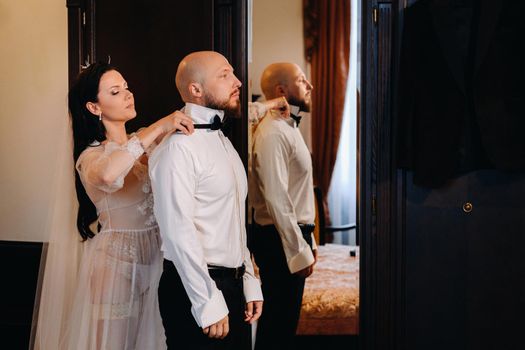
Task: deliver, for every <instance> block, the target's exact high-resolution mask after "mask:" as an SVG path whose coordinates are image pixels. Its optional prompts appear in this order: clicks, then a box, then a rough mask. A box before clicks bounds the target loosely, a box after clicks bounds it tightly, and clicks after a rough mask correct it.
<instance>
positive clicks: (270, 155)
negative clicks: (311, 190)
mask: <svg viewBox="0 0 525 350" xmlns="http://www.w3.org/2000/svg"><path fill="white" fill-rule="evenodd" d="M292 152H293V149H292V145H290V144H289V142H287V140H286V138H285V136H284V135H282V134H279V133H271V134H268V135H264V136H261V137H259V138H258V140H257V141H256V144H255V148H254V159H253V162H254V164H255V171H256V172H257V175H258V177H259V180H260V182H261V184H260V190H261V193H262V195H263V197H264V199H265V202H266V207H267V209H268V212H269V214H270V215H271V217H272V219H273V222H274V224H275V226H276V228H277V231H278V232H279V235H280V236H281V241H282V243H283V248H284V252H285V255H286V260H287V263H288V268H289V269H290V272H291V273H295V272H297V271H300V270H302V269H304V268H305V267H308V266H310V265H311V264H313V263H314V256H313V253H312V251H311V249H310V246H309V245H308V243H306V241H305V240H304V238H303V235H302V233H301V230H300V228H299V225H298V224H297V216H296V213H295V208H294V205H293V202H292V200H291V198H290V196H289V195H288V164H289V160H290V155H291V154H292Z"/></svg>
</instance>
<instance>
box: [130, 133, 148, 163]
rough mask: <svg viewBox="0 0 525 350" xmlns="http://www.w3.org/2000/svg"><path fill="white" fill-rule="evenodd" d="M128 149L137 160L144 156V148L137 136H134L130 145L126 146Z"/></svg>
mask: <svg viewBox="0 0 525 350" xmlns="http://www.w3.org/2000/svg"><path fill="white" fill-rule="evenodd" d="M126 149H127V150H128V152H129V153H131V155H133V157H134V158H135V159H138V158H139V157H140V156H141V155H142V154H144V148H142V144H141V143H140V140H139V138H138V137H137V136H133V137H132V138H130V139H129V141H128V143H127V144H126Z"/></svg>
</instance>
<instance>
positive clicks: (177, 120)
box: [156, 111, 194, 135]
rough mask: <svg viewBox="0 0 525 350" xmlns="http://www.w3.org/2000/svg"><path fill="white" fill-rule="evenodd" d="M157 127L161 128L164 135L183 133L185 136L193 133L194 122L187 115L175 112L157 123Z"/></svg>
mask: <svg viewBox="0 0 525 350" xmlns="http://www.w3.org/2000/svg"><path fill="white" fill-rule="evenodd" d="M156 124H157V126H158V127H159V128H160V130H161V132H162V134H167V133H171V132H174V131H176V130H179V131H181V132H182V133H183V134H185V135H190V134H192V133H193V130H194V129H193V121H192V120H191V118H190V117H188V116H187V115H186V114H184V113H182V112H180V111H175V112H173V113H171V114H170V115H168V116H166V117H164V118H162V119H160V120H159V121H157V123H156Z"/></svg>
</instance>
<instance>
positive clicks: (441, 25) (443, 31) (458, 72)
mask: <svg viewBox="0 0 525 350" xmlns="http://www.w3.org/2000/svg"><path fill="white" fill-rule="evenodd" d="M427 4H428V6H427V10H428V13H429V14H430V17H431V21H432V24H433V27H434V32H435V34H436V36H437V38H438V39H439V40H438V41H439V45H440V47H441V51H442V52H443V56H444V57H445V60H446V61H447V63H448V66H449V68H450V71H451V72H452V75H453V76H454V79H455V80H456V82H457V83H458V85H459V87H460V88H461V91H463V92H465V72H464V67H463V62H461V55H460V54H459V52H458V50H457V47H456V45H455V39H454V38H453V37H451V35H453V33H451V31H450V30H449V28H448V26H447V23H446V18H445V16H446V14H444V13H443V9H442V8H440V6H432V4H433V2H432V1H428V2H427Z"/></svg>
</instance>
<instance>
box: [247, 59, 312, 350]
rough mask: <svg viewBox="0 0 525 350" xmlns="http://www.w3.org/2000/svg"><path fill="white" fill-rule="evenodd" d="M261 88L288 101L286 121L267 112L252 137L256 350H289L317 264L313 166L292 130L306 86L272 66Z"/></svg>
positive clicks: (293, 68) (284, 68) (296, 72)
mask: <svg viewBox="0 0 525 350" xmlns="http://www.w3.org/2000/svg"><path fill="white" fill-rule="evenodd" d="M261 88H262V91H263V93H264V96H265V97H266V99H275V98H283V97H284V98H286V99H287V100H288V103H289V104H290V110H291V113H292V115H291V116H290V117H289V118H282V116H281V115H279V114H278V113H276V112H275V111H274V110H270V111H268V112H267V113H266V116H265V117H263V118H262V120H261V122H260V123H259V125H258V126H257V129H256V131H255V133H254V135H253V144H252V145H253V148H252V169H251V174H252V176H251V178H250V182H251V184H250V189H251V190H253V193H252V192H250V196H251V201H252V205H253V208H254V210H255V216H254V219H255V224H254V228H255V229H254V234H253V240H252V242H253V246H252V247H251V249H252V252H253V254H254V258H255V262H256V264H257V266H258V267H259V272H260V277H261V281H262V289H263V294H264V297H265V302H264V305H265V306H264V309H265V311H264V315H262V316H261V318H260V320H259V323H258V326H257V336H256V343H255V349H256V350H262V349H272V350H274V349H291V348H293V340H294V336H295V331H296V328H297V323H298V321H299V313H300V310H301V302H302V297H303V290H304V282H305V278H306V277H308V276H309V275H310V274H311V273H312V271H313V266H314V263H315V260H316V259H315V255H316V254H315V252H316V250H315V248H316V246H315V241H314V239H313V235H312V232H313V229H314V222H315V221H314V220H315V202H314V192H313V180H312V161H311V156H310V152H309V150H308V148H307V147H306V144H305V142H304V140H303V138H302V136H301V133H300V132H299V128H298V125H299V121H300V117H299V116H298V114H299V113H300V112H301V111H304V112H308V111H309V106H310V98H311V97H310V96H311V91H312V85H311V84H310V82H309V81H308V80H307V79H306V77H305V74H304V73H303V71H302V70H301V68H300V67H299V66H298V65H296V64H293V63H275V64H272V65H270V66H268V67H267V68H266V69H265V70H264V72H263V74H262V77H261ZM252 195H253V196H252Z"/></svg>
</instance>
